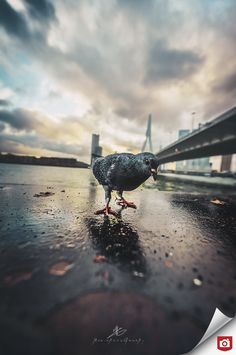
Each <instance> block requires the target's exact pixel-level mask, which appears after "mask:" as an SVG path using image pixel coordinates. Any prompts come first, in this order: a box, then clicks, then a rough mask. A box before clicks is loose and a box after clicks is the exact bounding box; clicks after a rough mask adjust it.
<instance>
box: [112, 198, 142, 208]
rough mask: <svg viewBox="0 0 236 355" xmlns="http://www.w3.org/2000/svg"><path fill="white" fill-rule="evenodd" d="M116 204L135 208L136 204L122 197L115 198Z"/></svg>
mask: <svg viewBox="0 0 236 355" xmlns="http://www.w3.org/2000/svg"><path fill="white" fill-rule="evenodd" d="M116 203H117V205H120V206H122V207H124V208H127V207H131V208H135V209H136V208H137V206H136V205H135V204H134V203H133V202H129V201H126V200H125V199H124V198H122V199H117V202H116Z"/></svg>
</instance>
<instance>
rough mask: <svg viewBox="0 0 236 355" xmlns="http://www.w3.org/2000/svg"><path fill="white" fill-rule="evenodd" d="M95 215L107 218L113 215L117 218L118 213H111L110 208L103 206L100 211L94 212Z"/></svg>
mask: <svg viewBox="0 0 236 355" xmlns="http://www.w3.org/2000/svg"><path fill="white" fill-rule="evenodd" d="M95 214H96V215H98V214H103V215H104V216H108V215H109V214H111V215H113V216H116V217H117V216H118V213H117V212H116V211H113V210H112V209H111V207H107V206H105V207H104V208H103V209H101V210H98V211H96V212H95Z"/></svg>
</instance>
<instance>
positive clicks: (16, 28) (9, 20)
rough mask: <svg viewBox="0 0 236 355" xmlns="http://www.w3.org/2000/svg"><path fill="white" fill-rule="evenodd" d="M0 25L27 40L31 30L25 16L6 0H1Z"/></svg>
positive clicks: (8, 31) (11, 33) (10, 32)
mask: <svg viewBox="0 0 236 355" xmlns="http://www.w3.org/2000/svg"><path fill="white" fill-rule="evenodd" d="M0 26H2V27H3V28H4V29H5V31H6V32H7V33H9V34H10V35H13V36H15V37H19V38H22V39H24V40H27V39H28V38H29V37H30V32H29V29H28V26H27V23H26V21H25V18H24V16H23V15H22V14H21V13H19V12H17V11H15V10H14V9H13V8H12V7H11V6H10V5H9V3H8V2H7V1H6V0H1V1H0Z"/></svg>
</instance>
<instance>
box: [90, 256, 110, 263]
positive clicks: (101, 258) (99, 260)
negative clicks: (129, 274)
mask: <svg viewBox="0 0 236 355" xmlns="http://www.w3.org/2000/svg"><path fill="white" fill-rule="evenodd" d="M93 261H94V262H95V263H102V262H104V261H107V258H106V256H104V255H96V256H95V258H94V259H93Z"/></svg>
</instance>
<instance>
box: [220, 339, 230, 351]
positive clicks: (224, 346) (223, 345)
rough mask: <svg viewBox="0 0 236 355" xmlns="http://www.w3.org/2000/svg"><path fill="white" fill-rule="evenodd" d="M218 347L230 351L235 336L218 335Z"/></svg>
mask: <svg viewBox="0 0 236 355" xmlns="http://www.w3.org/2000/svg"><path fill="white" fill-rule="evenodd" d="M217 348H218V349H219V350H222V351H228V350H231V349H232V348H233V337H217Z"/></svg>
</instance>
